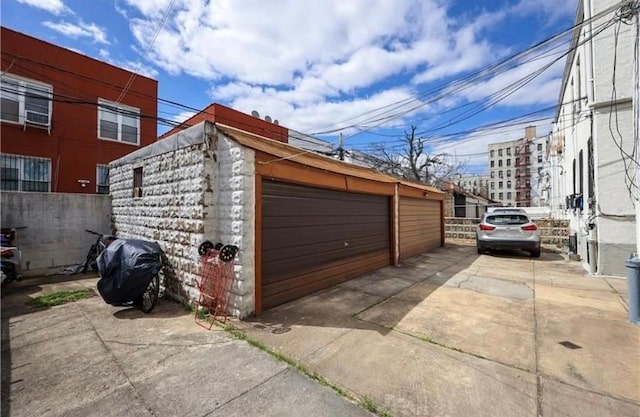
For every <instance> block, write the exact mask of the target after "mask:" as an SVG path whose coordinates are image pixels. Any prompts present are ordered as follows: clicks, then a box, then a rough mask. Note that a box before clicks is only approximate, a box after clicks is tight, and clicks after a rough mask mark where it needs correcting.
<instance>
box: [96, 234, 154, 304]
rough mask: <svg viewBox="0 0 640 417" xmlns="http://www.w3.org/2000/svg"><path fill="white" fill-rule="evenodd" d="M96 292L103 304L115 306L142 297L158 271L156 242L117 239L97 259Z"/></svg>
mask: <svg viewBox="0 0 640 417" xmlns="http://www.w3.org/2000/svg"><path fill="white" fill-rule="evenodd" d="M97 264H98V271H99V272H100V280H99V281H98V292H99V293H100V295H101V296H102V299H103V300H104V301H105V302H106V303H107V304H112V305H118V304H122V303H126V302H130V301H135V300H136V299H138V298H139V297H142V295H143V294H144V291H145V290H146V288H147V286H149V283H150V282H151V279H152V278H153V277H154V276H155V275H156V274H157V273H158V272H159V271H160V268H161V265H162V249H161V248H160V245H158V243H157V242H149V241H146V240H139V239H117V240H114V241H113V242H111V244H110V245H109V246H108V247H107V248H106V249H105V250H104V251H103V252H102V253H101V254H100V256H98V259H97Z"/></svg>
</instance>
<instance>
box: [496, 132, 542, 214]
mask: <svg viewBox="0 0 640 417" xmlns="http://www.w3.org/2000/svg"><path fill="white" fill-rule="evenodd" d="M545 150H546V140H545V138H537V137H536V127H535V126H528V127H526V128H525V134H524V137H523V138H522V139H518V140H512V141H507V142H500V143H492V144H490V145H489V198H490V199H491V200H494V201H499V202H501V203H502V204H504V205H506V206H513V207H531V206H538V205H540V191H539V185H538V184H539V182H540V181H539V178H540V174H541V172H542V167H543V166H544V155H545Z"/></svg>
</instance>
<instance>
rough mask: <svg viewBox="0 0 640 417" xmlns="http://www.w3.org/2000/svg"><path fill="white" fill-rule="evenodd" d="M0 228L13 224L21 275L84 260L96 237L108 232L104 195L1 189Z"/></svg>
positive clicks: (108, 206)
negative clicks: (15, 232) (88, 231)
mask: <svg viewBox="0 0 640 417" xmlns="http://www.w3.org/2000/svg"><path fill="white" fill-rule="evenodd" d="M0 212H1V213H2V221H1V222H2V227H15V228H18V230H17V239H16V242H15V243H16V244H17V245H18V246H19V247H20V250H21V251H22V275H25V276H30V275H40V274H46V273H50V272H57V271H59V270H62V269H63V267H64V266H68V265H75V264H79V263H82V262H84V260H85V257H86V255H87V252H88V250H89V247H90V246H91V244H92V243H93V242H94V241H95V239H96V237H95V236H93V235H90V234H89V233H86V232H85V229H90V230H94V231H96V232H99V233H105V234H108V233H111V232H112V230H111V200H110V198H109V196H108V195H96V194H66V193H27V192H18V191H3V192H2V199H1V206H0Z"/></svg>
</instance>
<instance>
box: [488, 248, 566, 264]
mask: <svg viewBox="0 0 640 417" xmlns="http://www.w3.org/2000/svg"><path fill="white" fill-rule="evenodd" d="M485 255H488V256H494V257H497V258H531V256H530V254H529V252H525V251H523V250H517V249H513V250H508V249H503V250H492V251H490V252H488V253H487V252H485ZM531 259H532V260H535V261H543V262H553V261H561V260H563V259H564V257H563V256H562V255H561V254H560V253H557V252H554V251H550V250H545V249H542V253H541V254H540V257H539V258H531Z"/></svg>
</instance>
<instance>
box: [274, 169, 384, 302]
mask: <svg viewBox="0 0 640 417" xmlns="http://www.w3.org/2000/svg"><path fill="white" fill-rule="evenodd" d="M389 212H390V208H389V197H385V196H374V195H368V194H357V193H348V192H342V191H331V190H325V189H320V188H311V187H305V186H299V185H293V184H287V183H282V182H275V181H268V180H264V181H263V183H262V307H263V309H268V308H271V307H274V306H277V305H279V304H283V303H286V302H287V301H291V300H294V299H296V298H299V297H302V296H303V295H306V294H309V293H311V292H314V291H318V290H320V289H322V288H327V287H330V286H332V285H335V284H338V283H340V282H343V281H346V280H349V279H351V278H354V277H356V276H358V275H361V274H364V273H367V272H370V271H374V270H376V269H379V268H382V267H385V266H387V265H389V264H390V262H391V254H390V224H389Z"/></svg>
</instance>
